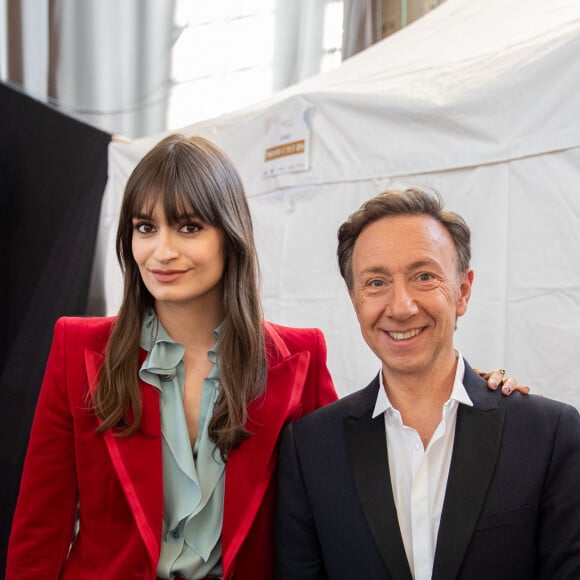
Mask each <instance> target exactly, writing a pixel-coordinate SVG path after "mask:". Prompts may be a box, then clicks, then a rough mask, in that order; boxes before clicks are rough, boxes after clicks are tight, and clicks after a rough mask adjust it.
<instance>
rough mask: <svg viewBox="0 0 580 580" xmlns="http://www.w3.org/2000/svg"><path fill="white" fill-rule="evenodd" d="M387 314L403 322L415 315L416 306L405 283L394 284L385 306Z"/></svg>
mask: <svg viewBox="0 0 580 580" xmlns="http://www.w3.org/2000/svg"><path fill="white" fill-rule="evenodd" d="M386 310H387V314H388V315H389V316H391V317H392V318H396V319H398V320H405V319H407V318H409V317H411V316H413V315H414V314H416V313H417V304H416V302H415V298H414V296H413V292H412V290H411V288H409V285H408V283H407V282H403V281H398V282H394V283H393V285H392V288H391V292H390V293H389V298H388V302H387V304H386Z"/></svg>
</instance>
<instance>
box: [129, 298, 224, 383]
mask: <svg viewBox="0 0 580 580" xmlns="http://www.w3.org/2000/svg"><path fill="white" fill-rule="evenodd" d="M220 331H221V324H220V325H219V326H218V327H217V328H216V329H214V331H213V333H214V336H215V339H216V343H215V344H214V345H213V346H212V347H211V349H210V350H209V351H208V358H209V359H210V361H211V362H212V363H213V364H214V365H215V364H216V351H217V340H218V339H219V336H220ZM140 346H141V348H142V349H144V350H146V351H147V352H148V355H147V358H146V359H145V361H143V364H142V365H141V371H149V372H150V373H153V374H155V375H159V376H160V377H162V379H163V380H166V379H168V378H171V377H174V376H175V373H176V368H177V365H178V364H179V363H180V362H181V360H182V359H183V355H184V353H185V348H184V346H183V345H182V344H180V343H178V342H175V341H174V340H173V339H172V338H171V336H169V334H168V333H167V331H166V330H165V328H164V327H163V325H162V324H161V322H159V319H158V318H157V315H156V314H155V310H153V308H149V309H148V310H147V311H146V312H145V316H144V318H143V324H142V326H141V340H140Z"/></svg>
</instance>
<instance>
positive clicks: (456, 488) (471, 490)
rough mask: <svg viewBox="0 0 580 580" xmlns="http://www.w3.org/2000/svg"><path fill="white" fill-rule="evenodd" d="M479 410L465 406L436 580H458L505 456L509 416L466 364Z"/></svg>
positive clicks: (439, 542) (437, 554)
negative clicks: (503, 440) (500, 459)
mask: <svg viewBox="0 0 580 580" xmlns="http://www.w3.org/2000/svg"><path fill="white" fill-rule="evenodd" d="M465 367H466V368H465V376H464V385H465V388H466V390H467V392H468V394H469V397H470V398H471V400H472V401H473V403H474V406H473V407H468V406H466V405H459V409H458V411H457V424H456V427H455V442H454V445H453V455H452V458H451V466H450V469H449V478H448V480H447V489H446V492H445V501H444V503H443V512H442V514H441V523H440V526H439V534H438V536H437V548H436V551H435V561H434V564H433V576H432V578H433V580H450V579H452V578H456V576H457V574H458V572H459V569H460V567H461V563H462V562H463V559H464V556H465V552H466V550H467V547H468V545H469V543H470V541H471V537H472V535H473V531H474V530H475V525H476V523H477V520H478V518H479V514H480V513H481V509H482V506H483V503H484V501H485V496H486V494H487V490H488V487H489V484H490V482H491V478H492V475H493V471H494V469H495V465H496V462H497V457H498V454H499V449H500V444H501V437H502V429H503V420H504V411H503V409H500V408H498V407H497V403H496V401H495V397H494V395H493V394H492V393H491V392H489V391H488V390H487V387H486V385H485V381H483V380H482V379H481V378H480V377H478V376H477V375H476V374H475V373H474V371H473V370H472V369H471V367H469V365H468V364H467V362H466V364H465Z"/></svg>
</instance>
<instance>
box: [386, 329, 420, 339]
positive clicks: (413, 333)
mask: <svg viewBox="0 0 580 580" xmlns="http://www.w3.org/2000/svg"><path fill="white" fill-rule="evenodd" d="M420 332H421V329H420V328H415V329H414V330H407V332H389V336H390V337H391V338H393V339H394V340H406V339H408V338H413V337H414V336H417V335H418V334H419V333H420Z"/></svg>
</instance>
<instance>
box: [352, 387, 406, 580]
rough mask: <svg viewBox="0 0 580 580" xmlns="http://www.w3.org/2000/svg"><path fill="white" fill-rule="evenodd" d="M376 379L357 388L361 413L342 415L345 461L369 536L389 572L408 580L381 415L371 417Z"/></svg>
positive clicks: (397, 577)
mask: <svg viewBox="0 0 580 580" xmlns="http://www.w3.org/2000/svg"><path fill="white" fill-rule="evenodd" d="M378 386H379V381H378V378H377V379H375V380H374V381H373V382H372V383H371V384H370V385H369V386H368V387H367V388H366V389H364V391H362V392H361V403H362V401H364V403H362V404H361V408H364V412H362V414H359V413H355V414H354V415H353V416H349V417H345V418H344V434H345V442H346V450H347V455H348V460H349V464H350V467H351V470H352V474H353V478H354V482H355V486H356V489H357V492H358V496H359V499H360V502H361V504H362V507H363V511H364V514H365V516H366V519H367V522H368V524H369V527H370V529H371V532H372V535H373V538H374V540H375V542H376V544H377V547H378V549H379V552H380V554H381V556H382V558H383V560H384V562H385V565H386V567H387V569H388V570H389V572H390V574H391V576H392V577H393V578H396V579H397V580H411V578H412V577H411V571H410V568H409V563H408V561H407V556H406V553H405V547H404V545H403V539H402V537H401V532H400V530H399V522H398V518H397V510H396V507H395V500H394V498H393V489H392V486H391V480H390V474H389V464H388V459H387V441H386V434H385V422H384V416H383V415H382V414H381V415H380V416H378V417H376V418H375V419H373V418H372V409H373V407H374V403H375V401H376V396H377V391H378Z"/></svg>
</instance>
